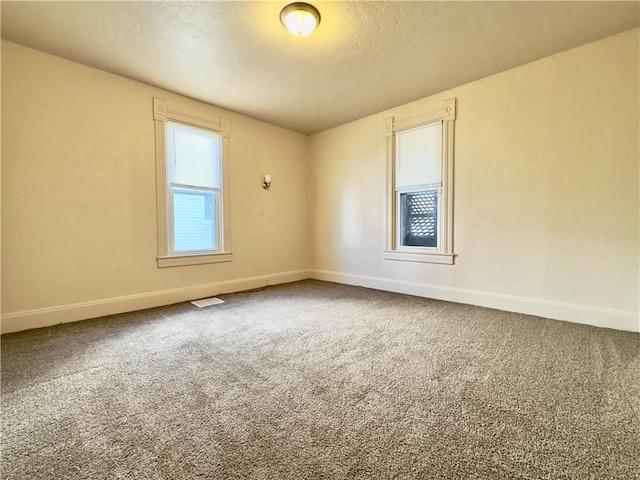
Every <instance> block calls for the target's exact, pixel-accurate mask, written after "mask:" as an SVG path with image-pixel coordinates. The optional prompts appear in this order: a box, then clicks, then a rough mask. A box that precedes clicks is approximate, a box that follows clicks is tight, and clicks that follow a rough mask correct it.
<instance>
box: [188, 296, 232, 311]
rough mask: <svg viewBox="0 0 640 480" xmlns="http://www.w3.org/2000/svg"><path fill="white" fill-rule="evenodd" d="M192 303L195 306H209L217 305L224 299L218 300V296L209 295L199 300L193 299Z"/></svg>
mask: <svg viewBox="0 0 640 480" xmlns="http://www.w3.org/2000/svg"><path fill="white" fill-rule="evenodd" d="M191 303H193V304H194V305H195V306H196V307H200V308H202V307H209V306H211V305H217V304H219V303H224V300H220V299H219V298H216V297H209V298H202V299H200V300H195V301H193V302H191Z"/></svg>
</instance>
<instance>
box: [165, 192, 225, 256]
mask: <svg viewBox="0 0 640 480" xmlns="http://www.w3.org/2000/svg"><path fill="white" fill-rule="evenodd" d="M176 194H178V195H181V196H183V199H185V200H186V197H184V196H185V195H193V196H194V197H197V196H200V197H202V198H203V201H204V211H203V212H200V211H199V209H198V207H199V206H198V205H197V200H196V201H195V202H192V204H191V205H184V206H183V213H184V214H185V215H182V216H180V218H177V217H176V213H175V209H176ZM205 195H210V196H211V205H208V204H207V199H206V197H205ZM168 198H169V205H168V207H169V216H170V224H171V225H172V227H173V228H171V231H170V232H169V234H170V237H169V240H170V251H171V254H174V255H186V254H190V253H191V254H198V255H202V254H208V253H216V252H219V251H220V245H221V239H222V236H221V228H220V218H221V198H222V191H221V190H220V189H216V188H202V187H187V186H183V185H179V186H176V185H171V186H170V187H169V190H168ZM194 200H195V199H194ZM194 203H196V204H195V205H194ZM194 206H195V208H193V207H194ZM190 207H191V208H190ZM208 216H210V217H211V218H210V219H208V218H207V217H208ZM194 217H202V218H200V219H199V220H200V221H198V218H194ZM207 220H211V225H210V226H208V225H207V223H208V222H207ZM198 240H200V242H201V243H200V244H201V245H202V244H203V240H204V241H205V242H206V240H210V243H209V244H208V245H206V246H205V247H204V248H197V243H198ZM185 245H192V246H194V248H185Z"/></svg>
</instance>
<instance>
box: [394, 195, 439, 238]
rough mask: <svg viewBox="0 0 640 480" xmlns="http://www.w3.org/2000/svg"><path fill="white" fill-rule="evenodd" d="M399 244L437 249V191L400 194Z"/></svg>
mask: <svg viewBox="0 0 640 480" xmlns="http://www.w3.org/2000/svg"><path fill="white" fill-rule="evenodd" d="M400 244H401V245H402V246H405V247H434V248H437V247H438V191H437V190H425V191H421V192H411V193H401V194H400Z"/></svg>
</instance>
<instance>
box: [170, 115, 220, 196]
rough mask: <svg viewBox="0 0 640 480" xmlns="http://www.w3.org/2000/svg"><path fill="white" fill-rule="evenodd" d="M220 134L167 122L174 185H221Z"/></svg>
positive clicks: (171, 180)
mask: <svg viewBox="0 0 640 480" xmlns="http://www.w3.org/2000/svg"><path fill="white" fill-rule="evenodd" d="M220 157H221V155H220V134H218V133H215V132H211V131H209V130H203V129H200V128H195V127H189V126H187V125H182V124H180V123H174V122H168V123H167V163H168V179H169V182H170V183H171V184H174V185H190V186H194V187H204V188H220V183H221V182H220V172H221V169H220Z"/></svg>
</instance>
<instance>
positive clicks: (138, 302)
mask: <svg viewBox="0 0 640 480" xmlns="http://www.w3.org/2000/svg"><path fill="white" fill-rule="evenodd" d="M305 278H309V270H295V271H290V272H280V273H272V274H268V275H260V276H257V277H246V278H239V279H236V280H228V281H222V282H214V283H207V284H201V285H192V286H189V287H180V288H172V289H169V290H160V291H156V292H147V293H140V294H136V295H125V296H122V297H115V298H106V299H102V300H94V301H89V302H81V303H73V304H69V305H60V306H57V307H48V308H39V309H35V310H23V311H20V312H15V313H8V314H5V315H2V323H1V331H2V333H10V332H18V331H20V330H28V329H31V328H40V327H48V326H50V325H57V324H59V323H67V322H76V321H78V320H86V319H88V318H96V317H102V316H105V315H113V314H116V313H122V312H132V311H134V310H142V309H144V308H152V307H159V306H162V305H171V304H172V303H179V302H186V301H190V300H195V299H198V298H204V297H211V296H215V295H220V294H223V293H233V292H240V291H243V290H250V289H252V288H260V287H264V286H266V285H277V284H280V283H289V282H295V281H297V280H304V279H305Z"/></svg>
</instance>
